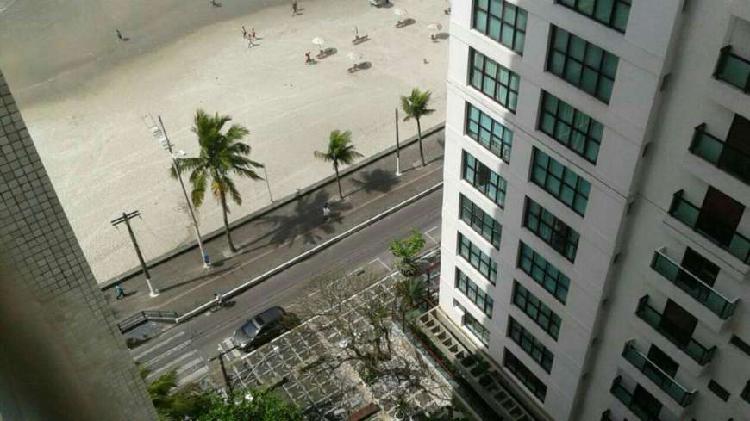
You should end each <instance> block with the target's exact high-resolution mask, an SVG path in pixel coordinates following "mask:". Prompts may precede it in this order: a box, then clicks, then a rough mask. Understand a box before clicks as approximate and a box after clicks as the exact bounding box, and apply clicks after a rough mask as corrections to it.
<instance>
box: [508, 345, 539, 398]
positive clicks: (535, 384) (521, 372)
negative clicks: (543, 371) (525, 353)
mask: <svg viewBox="0 0 750 421" xmlns="http://www.w3.org/2000/svg"><path fill="white" fill-rule="evenodd" d="M503 366H504V367H505V368H506V369H508V371H510V372H511V373H512V374H513V376H514V377H515V378H516V379H517V380H518V381H519V382H521V384H523V385H524V386H525V387H526V388H527V389H528V390H529V392H531V393H532V394H533V395H534V396H536V397H537V398H538V399H539V400H540V401H542V402H544V398H545V397H546V396H547V386H545V385H544V383H542V381H541V380H539V378H538V377H537V376H535V375H534V373H532V372H531V370H529V369H528V367H526V366H525V365H524V364H523V363H522V362H521V361H520V360H519V359H518V358H516V356H515V355H513V354H512V353H511V352H510V351H508V350H507V349H506V350H505V353H504V355H503Z"/></svg>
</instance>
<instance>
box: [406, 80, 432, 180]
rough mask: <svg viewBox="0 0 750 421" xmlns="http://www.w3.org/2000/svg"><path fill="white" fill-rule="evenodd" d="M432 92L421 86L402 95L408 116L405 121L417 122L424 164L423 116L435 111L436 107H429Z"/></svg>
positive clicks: (420, 154)
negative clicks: (424, 89)
mask: <svg viewBox="0 0 750 421" xmlns="http://www.w3.org/2000/svg"><path fill="white" fill-rule="evenodd" d="M431 95H432V92H430V91H421V90H419V88H414V89H412V90H411V94H410V95H409V96H402V97H401V108H403V110H404V113H406V117H404V121H409V120H410V119H412V118H413V119H414V120H415V121H416V122H417V139H418V140H419V156H420V158H422V166H423V167H424V166H425V161H424V150H423V148H422V124H421V121H420V120H421V118H422V117H424V116H426V115H430V114H432V113H433V112H435V110H434V109H431V108H427V107H428V106H429V105H430V96H431Z"/></svg>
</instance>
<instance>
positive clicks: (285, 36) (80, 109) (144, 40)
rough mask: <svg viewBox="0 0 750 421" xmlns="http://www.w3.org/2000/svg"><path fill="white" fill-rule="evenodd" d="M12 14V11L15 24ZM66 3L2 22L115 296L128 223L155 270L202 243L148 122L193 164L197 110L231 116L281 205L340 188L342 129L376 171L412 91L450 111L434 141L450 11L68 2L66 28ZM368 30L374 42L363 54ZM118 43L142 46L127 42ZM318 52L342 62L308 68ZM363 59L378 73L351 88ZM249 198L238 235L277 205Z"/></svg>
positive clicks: (360, 77)
mask: <svg viewBox="0 0 750 421" xmlns="http://www.w3.org/2000/svg"><path fill="white" fill-rule="evenodd" d="M219 1H220V0H219ZM8 3H9V0H0V10H3V7H4V4H6V5H7V4H8ZM60 3H61V2H56V1H53V0H29V1H17V2H15V3H12V4H10V6H6V7H7V9H5V10H4V11H2V12H0V67H2V68H3V71H4V72H5V75H6V78H7V79H8V81H9V83H10V85H11V89H12V90H13V92H14V94H15V95H16V96H17V99H18V101H19V105H20V107H21V111H22V113H23V115H24V118H25V120H26V122H27V124H28V126H29V130H30V132H31V135H32V136H33V138H34V140H35V144H36V146H37V149H38V150H39V153H40V155H41V157H42V160H43V162H44V164H45V166H46V167H47V170H48V172H49V174H50V176H51V178H52V182H53V184H54V186H55V189H56V190H57V193H58V195H59V196H60V199H61V201H62V204H63V206H64V208H65V209H66V212H67V214H68V217H69V219H70V221H71V223H72V225H73V229H74V230H75V232H76V235H77V236H78V238H79V241H80V242H81V245H82V247H83V249H84V253H85V254H86V257H87V259H88V260H89V263H90V264H91V266H92V268H93V270H94V273H95V275H96V276H97V278H98V280H99V281H100V282H104V281H106V280H108V279H110V278H111V277H113V276H115V275H117V274H119V273H121V272H123V271H125V270H127V269H129V268H131V267H133V266H135V265H137V260H136V258H135V256H134V255H133V251H132V248H131V246H130V244H129V241H128V238H127V234H126V233H125V232H123V231H122V230H119V231H118V230H115V229H114V228H112V227H111V226H110V224H109V220H110V219H111V218H112V217H113V216H115V215H116V214H118V213H119V212H122V211H123V210H133V209H139V210H140V211H141V212H142V214H143V219H142V220H136V221H134V228H135V230H136V234H137V235H138V237H139V240H140V242H141V246H142V248H143V251H144V254H145V255H146V257H147V258H148V257H154V256H156V255H159V254H162V253H164V252H166V251H168V250H169V249H171V248H174V247H175V246H178V245H179V244H182V243H184V242H186V241H190V240H192V236H191V233H190V230H189V219H188V217H187V215H186V213H185V209H184V205H183V204H182V202H181V193H180V190H179V186H178V184H177V183H176V182H174V181H173V180H171V179H170V178H169V177H168V176H167V168H168V167H169V157H168V156H167V155H166V152H164V151H163V150H162V149H161V148H160V147H159V146H158V145H157V144H156V142H155V141H154V140H153V139H152V138H151V135H150V133H149V131H148V130H147V128H146V125H145V124H144V122H143V116H144V115H146V114H148V113H151V114H153V115H154V116H156V115H157V114H160V115H161V116H162V118H163V119H164V122H165V124H166V126H167V130H168V131H169V134H170V136H171V139H172V141H173V142H174V143H175V144H176V146H177V149H184V150H185V151H186V152H187V153H188V154H194V153H195V152H196V140H195V136H194V135H193V134H192V133H191V132H190V127H191V125H192V117H193V115H194V113H195V110H196V109H197V108H199V107H201V108H204V109H205V110H206V111H208V112H211V113H213V112H220V113H222V114H229V115H231V116H232V117H233V118H234V121H235V122H237V123H239V124H242V125H245V126H246V127H248V128H249V129H250V135H249V137H248V138H247V139H246V141H247V142H248V143H249V144H250V145H251V146H252V147H253V152H252V157H253V158H254V159H256V160H258V161H261V162H264V163H266V164H267V167H268V176H269V180H270V183H271V188H272V190H273V195H274V197H275V198H279V197H282V196H283V195H286V194H289V193H292V192H294V191H295V190H296V189H297V188H300V187H303V186H306V185H309V184H311V183H313V182H315V181H317V180H319V179H321V178H322V177H325V176H327V175H329V174H330V173H331V172H332V170H331V168H330V166H329V165H328V164H326V163H322V162H320V161H317V160H315V159H314V158H313V151H314V150H320V149H323V148H324V147H325V143H326V140H327V135H328V133H329V132H330V131H331V130H333V129H348V130H352V132H353V138H354V142H355V144H356V146H357V148H358V149H359V150H360V151H361V152H362V153H364V154H365V155H371V154H374V153H376V152H378V151H380V150H382V149H383V148H385V147H387V146H389V145H391V144H392V142H393V127H394V122H393V109H394V107H396V106H398V96H399V95H401V94H405V93H407V92H408V91H409V90H410V89H411V88H412V87H415V86H418V87H421V88H424V89H430V90H432V91H433V98H434V99H433V108H435V109H436V110H437V111H436V112H435V114H433V115H432V116H430V117H429V118H428V119H426V121H425V122H424V123H423V127H428V126H431V125H433V124H436V123H438V122H440V121H442V120H443V119H444V115H445V110H444V109H445V70H446V65H447V42H446V41H444V40H443V41H438V42H433V41H431V40H430V37H429V34H430V31H429V30H428V29H427V25H428V24H429V23H433V22H437V23H441V24H443V25H444V26H445V25H446V24H447V17H446V16H445V15H444V14H443V9H444V8H445V4H444V3H445V2H444V1H443V0H400V1H399V0H396V1H394V3H395V5H396V7H401V8H404V9H406V10H407V11H408V12H409V15H410V17H412V18H413V19H415V20H416V23H415V24H413V25H410V26H407V27H405V28H401V29H397V28H394V23H395V21H396V19H397V18H396V17H395V16H394V15H393V11H392V9H391V10H389V9H376V8H373V7H370V6H368V4H367V1H366V0H311V1H301V2H300V3H299V4H300V9H301V14H300V15H298V16H295V17H292V16H291V8H290V3H289V2H287V1H282V0H265V1H257V0H256V1H247V0H245V1H237V0H232V1H230V0H226V1H223V2H222V7H219V8H216V7H212V6H210V5H209V3H208V1H205V2H204V1H200V2H194V1H190V2H187V1H185V0H160V1H158V2H153V3H157V4H158V10H155V6H154V4H153V3H152V2H146V1H143V0H131V1H129V2H127V3H128V4H129V5H130V6H129V7H127V8H123V6H118V5H119V4H120V3H123V2H116V1H113V0H105V1H99V2H96V1H91V0H85V1H84V0H78V1H71V2H66V3H74V4H75V5H76V7H78V10H76V9H73V8H72V7H71V6H68V7H66V9H65V13H61V14H59V15H58V14H57V13H58V11H55V9H54V7H59V4H60ZM84 4H85V5H86V7H85V8H84V7H82V5H84ZM50 8H53V9H50ZM81 10H84V12H81ZM31 16H34V17H33V18H32V17H31ZM24 22H25V23H24ZM128 24H129V25H128ZM241 25H245V26H246V28H248V29H250V28H251V27H255V29H256V32H257V34H258V37H259V40H258V44H259V45H258V46H256V47H252V48H248V47H247V42H246V41H245V40H243V39H242V34H241ZM354 26H357V27H358V28H359V32H360V34H365V33H366V34H368V35H369V37H370V40H369V41H367V42H364V43H362V44H360V45H358V46H353V45H352V43H351V39H352V38H353V32H354V29H353V28H354ZM115 27H117V28H120V29H121V30H122V32H123V34H124V35H125V36H127V37H130V40H129V41H127V42H121V41H118V40H117V38H116V36H115V33H114V28H115ZM314 37H322V38H324V39H325V40H326V41H327V42H326V45H325V47H333V48H335V49H336V50H337V51H336V53H335V54H333V55H332V56H330V57H328V58H326V59H324V60H320V61H319V62H318V64H316V65H313V66H309V65H304V63H303V62H304V53H305V52H306V51H310V52H312V53H313V55H314V54H315V52H316V48H317V47H315V46H314V45H313V44H312V43H311V40H312V39H313V38H314ZM350 52H356V53H357V54H361V56H362V60H364V61H368V62H370V63H371V64H372V67H371V68H369V69H367V70H362V71H360V72H357V73H354V74H349V73H348V72H347V71H346V69H347V68H348V67H349V66H351V60H350V59H349V58H348V57H347V56H348V53H350ZM425 61H426V63H425ZM414 132H415V127H414V125H413V122H409V123H402V125H401V133H402V136H404V137H406V136H410V135H412V134H413V133H414ZM237 184H238V188H239V189H240V191H241V193H242V195H243V199H244V201H243V204H242V206H241V207H236V206H235V207H233V212H232V214H231V217H232V218H233V219H235V218H239V217H241V216H243V215H245V214H247V213H248V212H251V211H252V210H254V209H257V208H259V207H261V206H264V205H266V204H268V202H269V197H268V193H267V191H266V186H265V183H263V182H253V181H249V180H244V179H243V180H239V181H238V182H237ZM199 213H200V216H199V217H200V220H201V225H202V229H203V231H204V232H207V231H210V230H213V229H215V228H218V227H220V226H221V213H220V209H219V206H217V205H216V203H215V202H214V201H213V199H211V198H207V200H206V201H205V203H204V205H203V207H202V208H201V209H200V210H199Z"/></svg>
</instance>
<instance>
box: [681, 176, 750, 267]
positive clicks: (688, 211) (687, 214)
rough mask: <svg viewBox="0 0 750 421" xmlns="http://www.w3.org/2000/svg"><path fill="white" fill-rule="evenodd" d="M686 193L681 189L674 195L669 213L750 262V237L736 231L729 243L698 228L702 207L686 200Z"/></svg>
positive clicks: (733, 254)
mask: <svg viewBox="0 0 750 421" xmlns="http://www.w3.org/2000/svg"><path fill="white" fill-rule="evenodd" d="M684 193H685V191H684V190H679V191H678V192H676V193H675V194H674V195H673V196H672V205H671V206H670V207H669V214H670V215H672V216H673V217H674V218H675V219H677V220H678V221H680V222H682V223H683V224H685V225H687V226H688V227H690V228H691V229H692V230H693V231H695V232H697V233H698V234H700V235H702V236H703V237H705V238H706V239H707V240H709V241H711V242H712V243H714V244H716V245H717V246H719V247H721V248H722V249H724V250H726V251H727V252H729V254H731V255H732V256H735V257H737V258H738V259H740V260H742V261H743V262H744V263H750V239H748V238H747V237H745V236H744V235H742V234H740V233H739V232H736V231H735V233H734V235H733V236H732V239H731V240H730V241H729V244H724V243H723V242H720V241H719V240H717V239H716V238H714V237H712V236H711V234H709V233H707V232H705V231H703V230H701V229H700V228H698V226H697V223H698V216H699V215H700V213H701V208H699V207H697V206H695V205H694V204H692V203H690V202H688V201H687V200H685V199H684V198H683V197H682V196H683V194H684ZM716 224H721V222H719V221H717V222H716Z"/></svg>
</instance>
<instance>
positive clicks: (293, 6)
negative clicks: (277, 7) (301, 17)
mask: <svg viewBox="0 0 750 421" xmlns="http://www.w3.org/2000/svg"><path fill="white" fill-rule="evenodd" d="M296 15H297V0H292V16H296Z"/></svg>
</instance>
